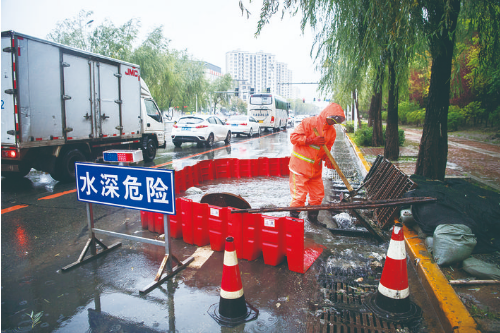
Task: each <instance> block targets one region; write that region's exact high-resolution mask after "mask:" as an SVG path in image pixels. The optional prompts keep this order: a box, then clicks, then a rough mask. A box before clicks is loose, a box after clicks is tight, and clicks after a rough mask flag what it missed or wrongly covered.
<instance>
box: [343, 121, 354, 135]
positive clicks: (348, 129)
mask: <svg viewBox="0 0 500 333" xmlns="http://www.w3.org/2000/svg"><path fill="white" fill-rule="evenodd" d="M345 130H346V132H347V133H354V121H352V120H351V121H347V122H346V123H345Z"/></svg>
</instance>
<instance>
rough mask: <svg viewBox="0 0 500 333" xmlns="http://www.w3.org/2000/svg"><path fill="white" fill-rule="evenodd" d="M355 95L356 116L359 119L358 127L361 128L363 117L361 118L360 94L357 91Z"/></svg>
mask: <svg viewBox="0 0 500 333" xmlns="http://www.w3.org/2000/svg"><path fill="white" fill-rule="evenodd" d="M353 95H354V104H355V106H356V114H357V117H358V127H359V128H361V117H360V116H359V104H358V94H357V92H356V91H354V92H353Z"/></svg>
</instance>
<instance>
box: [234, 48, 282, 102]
mask: <svg viewBox="0 0 500 333" xmlns="http://www.w3.org/2000/svg"><path fill="white" fill-rule="evenodd" d="M226 73H228V74H231V76H232V78H233V79H234V80H235V81H237V82H238V83H239V85H238V86H239V91H240V94H239V97H240V98H241V99H243V100H244V101H246V102H248V100H249V96H250V88H254V89H255V93H259V92H266V91H267V90H268V89H269V90H270V92H272V93H275V94H278V95H281V96H283V97H285V98H290V97H291V89H290V85H288V84H282V83H290V82H291V80H292V71H291V70H289V69H288V68H287V65H286V64H284V63H279V62H277V61H276V57H275V55H273V54H270V53H264V52H262V51H259V52H257V53H250V52H246V51H240V50H236V51H230V52H226Z"/></svg>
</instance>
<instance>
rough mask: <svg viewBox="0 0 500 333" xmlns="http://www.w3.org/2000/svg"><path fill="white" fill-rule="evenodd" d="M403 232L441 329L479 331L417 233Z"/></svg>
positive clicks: (365, 165) (409, 252)
mask: <svg viewBox="0 0 500 333" xmlns="http://www.w3.org/2000/svg"><path fill="white" fill-rule="evenodd" d="M346 136H347V138H349V141H350V142H351V145H352V147H353V148H354V152H355V154H356V155H357V157H358V159H359V161H360V162H361V165H362V166H363V167H364V168H365V169H366V172H368V170H369V169H370V167H371V164H370V163H368V162H367V161H366V160H365V158H364V156H363V153H362V152H361V150H360V149H359V148H358V147H357V146H356V144H355V143H354V142H353V140H351V138H350V137H349V135H347V133H346ZM403 231H404V235H405V244H406V252H407V254H408V256H409V257H410V259H411V263H413V264H414V266H415V269H416V271H417V275H418V278H419V280H420V283H421V284H422V286H423V287H424V289H425V291H426V293H427V295H428V296H429V299H430V300H431V302H432V305H433V307H434V309H435V310H436V314H437V316H438V318H439V321H440V322H441V325H442V326H443V328H444V330H445V331H446V332H456V333H459V332H481V331H480V330H478V328H477V323H476V321H475V320H474V318H472V316H471V315H470V313H469V311H468V310H467V308H466V307H465V305H464V304H463V303H462V301H461V300H460V299H459V298H458V296H457V294H456V293H455V290H454V289H453V287H452V286H451V285H450V283H449V282H448V279H447V278H446V277H445V276H444V274H443V272H442V271H441V269H440V268H439V266H438V265H437V264H436V263H434V262H433V260H432V256H431V255H430V254H429V253H428V252H427V248H426V247H425V244H424V243H423V242H422V240H421V239H420V238H418V234H417V233H416V232H415V231H413V230H412V229H409V228H408V227H406V226H404V227H403Z"/></svg>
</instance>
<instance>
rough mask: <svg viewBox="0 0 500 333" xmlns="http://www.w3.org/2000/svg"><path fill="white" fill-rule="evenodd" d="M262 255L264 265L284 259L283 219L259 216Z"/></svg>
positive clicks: (277, 262) (274, 264)
mask: <svg viewBox="0 0 500 333" xmlns="http://www.w3.org/2000/svg"><path fill="white" fill-rule="evenodd" d="M260 224H261V225H260V226H261V239H262V255H263V257H264V263H265V264H266V265H271V266H276V265H279V264H281V262H282V261H283V260H284V259H285V252H286V248H285V232H284V226H285V219H284V218H283V217H271V216H265V215H261V216H260Z"/></svg>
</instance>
